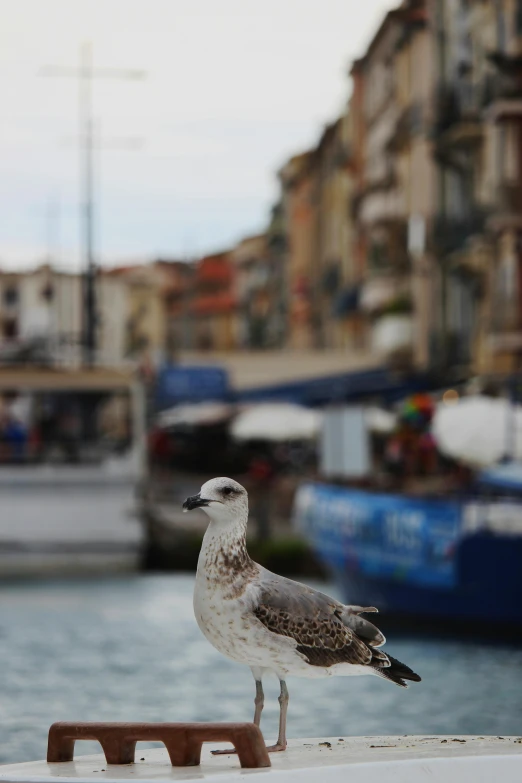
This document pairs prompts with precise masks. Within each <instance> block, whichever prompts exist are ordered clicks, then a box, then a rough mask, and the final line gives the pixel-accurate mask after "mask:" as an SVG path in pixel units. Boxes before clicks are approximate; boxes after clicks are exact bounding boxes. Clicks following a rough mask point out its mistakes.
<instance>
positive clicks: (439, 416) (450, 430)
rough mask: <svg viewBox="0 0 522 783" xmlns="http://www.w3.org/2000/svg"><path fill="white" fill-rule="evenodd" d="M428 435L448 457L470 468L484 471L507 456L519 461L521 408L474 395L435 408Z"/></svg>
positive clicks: (521, 422)
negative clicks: (430, 430) (483, 469)
mask: <svg viewBox="0 0 522 783" xmlns="http://www.w3.org/2000/svg"><path fill="white" fill-rule="evenodd" d="M432 433H433V436H434V437H435V440H436V441H437V445H438V448H439V449H440V451H441V452H442V453H443V454H446V455H447V456H448V457H452V458H453V459H456V460H459V461H461V462H464V463H465V464H467V465H470V466H472V467H487V466H488V465H494V464H495V463H497V462H499V461H500V460H501V459H502V458H503V457H504V456H505V455H506V453H507V451H508V449H511V448H512V449H513V454H510V456H512V457H513V458H514V459H521V458H522V408H521V407H520V406H519V405H516V406H513V405H511V403H509V402H508V401H507V400H504V399H494V398H492V397H484V396H481V395H477V396H474V397H464V398H463V399H461V400H460V401H459V402H457V403H453V404H451V405H448V404H445V403H441V404H439V405H438V406H437V409H436V411H435V415H434V417H433V422H432Z"/></svg>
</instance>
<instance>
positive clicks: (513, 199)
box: [494, 182, 522, 218]
mask: <svg viewBox="0 0 522 783" xmlns="http://www.w3.org/2000/svg"><path fill="white" fill-rule="evenodd" d="M494 211H495V212H496V213H499V212H501V213H504V214H505V213H508V214H510V215H517V216H518V217H521V218H522V185H521V184H520V183H519V182H513V183H509V184H503V185H500V186H499V187H498V188H497V192H496V199H495V210H494Z"/></svg>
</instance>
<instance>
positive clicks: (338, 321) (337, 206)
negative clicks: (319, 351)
mask: <svg viewBox="0 0 522 783" xmlns="http://www.w3.org/2000/svg"><path fill="white" fill-rule="evenodd" d="M349 132H350V118H349V116H348V114H344V115H343V116H341V117H339V119H337V120H336V121H335V122H333V123H332V124H331V125H328V126H327V127H326V128H325V130H324V131H323V134H322V136H321V138H320V140H319V144H318V146H317V150H316V158H315V160H316V194H315V201H316V204H317V226H316V229H317V230H316V240H317V245H316V268H315V270H314V275H313V289H314V291H315V296H314V298H313V313H314V323H315V324H316V328H317V334H316V344H317V345H318V347H322V348H354V347H357V346H356V344H355V343H356V339H355V338H356V335H355V334H354V329H353V327H354V324H353V317H352V316H353V314H354V313H355V311H356V309H357V307H356V305H357V301H358V289H357V283H358V282H359V280H358V276H357V269H356V266H355V264H354V255H353V241H354V237H353V222H352V221H351V220H350V215H349V211H348V210H349V204H350V198H351V195H352V191H353V185H352V172H351V168H350V167H351V156H352V149H351V144H350V138H349Z"/></svg>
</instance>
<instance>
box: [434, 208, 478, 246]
mask: <svg viewBox="0 0 522 783" xmlns="http://www.w3.org/2000/svg"><path fill="white" fill-rule="evenodd" d="M485 228H486V214H485V212H484V211H482V210H478V209H477V210H474V211H472V212H469V213H468V214H467V215H465V216H463V217H453V216H451V217H450V216H447V215H438V216H437V217H436V218H435V221H434V226H433V239H434V243H435V247H436V248H437V251H438V252H439V253H441V254H442V255H446V254H448V253H455V252H456V251H458V250H462V249H463V248H464V247H465V246H466V244H467V243H468V242H469V240H470V239H471V238H472V237H473V236H476V235H477V234H482V233H483V232H484V230H485Z"/></svg>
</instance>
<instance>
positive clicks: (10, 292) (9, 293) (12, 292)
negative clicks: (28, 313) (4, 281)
mask: <svg viewBox="0 0 522 783" xmlns="http://www.w3.org/2000/svg"><path fill="white" fill-rule="evenodd" d="M3 299H4V304H5V305H7V306H8V307H12V306H13V305H15V304H17V303H18V288H16V287H15V286H12V285H10V286H7V288H4V295H3Z"/></svg>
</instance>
